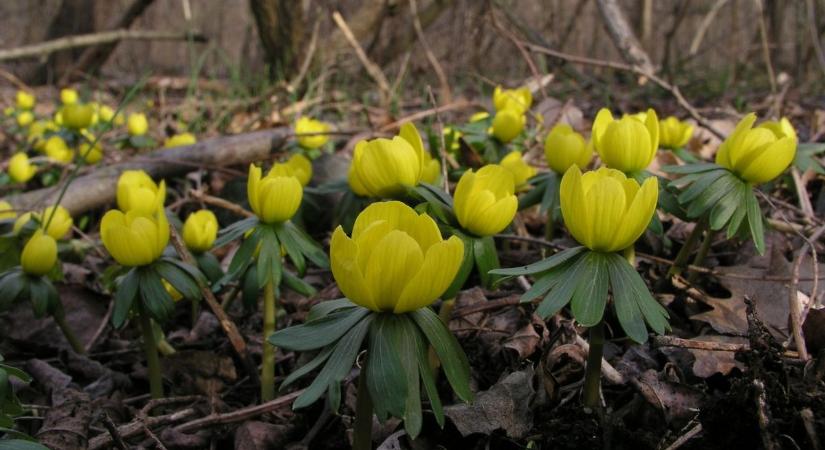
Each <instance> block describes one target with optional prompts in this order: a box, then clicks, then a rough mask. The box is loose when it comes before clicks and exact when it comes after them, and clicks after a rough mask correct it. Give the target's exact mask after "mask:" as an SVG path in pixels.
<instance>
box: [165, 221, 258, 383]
mask: <svg viewBox="0 0 825 450" xmlns="http://www.w3.org/2000/svg"><path fill="white" fill-rule="evenodd" d="M169 237H170V239H169V240H170V241H171V242H172V246H173V247H175V251H176V252H177V253H178V256H180V258H181V259H182V260H183V261H184V262H185V263H187V264H190V265H193V266H197V263H196V262H195V258H194V257H192V254H191V253H189V250H188V249H187V248H186V246H185V245H184V244H183V241H182V240H181V237H180V234H178V230H176V229H175V226H174V225H171V224H170V225H169ZM199 284H200V283H199ZM200 288H201V293H202V294H203V297H204V299H205V300H206V303H207V304H208V305H209V309H211V310H212V313H213V314H215V317H217V318H218V321H219V322H220V324H221V328H223V331H224V333H226V336H227V337H228V338H229V342H230V343H231V344H232V348H234V349H235V352H236V353H237V354H238V357H239V358H240V360H241V363H243V365H244V370H245V371H246V373H247V375H249V378H250V379H251V380H252V382H253V383H254V384H256V385H257V384H260V380H259V379H258V370H257V366H256V365H255V363H253V362H252V357H251V356H250V355H249V352H248V351H247V347H246V341H245V340H244V338H243V336H241V333H240V332H239V331H238V327H237V326H236V325H235V322H233V321H232V319H231V318H230V317H229V316H228V315H227V314H226V311H224V310H223V308H221V304H220V303H219V302H218V300H217V299H216V298H215V294H213V293H212V290H211V289H209V286H207V285H206V284H200Z"/></svg>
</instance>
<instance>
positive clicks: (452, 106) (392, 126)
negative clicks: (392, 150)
mask: <svg viewBox="0 0 825 450" xmlns="http://www.w3.org/2000/svg"><path fill="white" fill-rule="evenodd" d="M476 106H477V103H475V102H470V101H467V100H464V99H460V100H456V101H454V102H452V103H449V104H447V105H441V106H439V107H437V108H431V109H425V110H424V111H418V112H416V113H413V114H410V115H409V116H406V117H402V118H400V119H398V120H396V121H395V122H392V123H389V124H387V125H384V126H382V127H381V128H379V129H378V133H386V132H388V131H391V130H397V129H398V127H400V126H401V125H404V124H405V123H407V122H415V121H416V120H421V119H423V118H425V117H429V116H434V115H436V114H439V113H443V112H446V111H453V110H457V109H469V108H473V107H476Z"/></svg>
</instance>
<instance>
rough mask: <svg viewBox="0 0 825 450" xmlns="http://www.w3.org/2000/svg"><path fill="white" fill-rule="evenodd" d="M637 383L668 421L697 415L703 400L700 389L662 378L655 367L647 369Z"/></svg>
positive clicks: (647, 398)
mask: <svg viewBox="0 0 825 450" xmlns="http://www.w3.org/2000/svg"><path fill="white" fill-rule="evenodd" d="M635 384H636V388H637V389H638V390H639V392H640V393H641V394H642V397H644V399H645V400H647V402H648V403H650V404H651V405H653V406H654V407H656V408H657V409H658V410H659V411H661V412H662V413H663V414H664V416H665V419H666V420H667V421H668V422H671V421H673V420H679V419H690V418H693V417H695V416H696V414H697V412H698V410H699V406H700V405H701V402H702V393H701V392H700V391H699V390H697V389H694V388H692V387H690V386H687V385H685V384H683V383H676V382H672V381H668V380H666V379H661V377H660V375H659V373H658V372H656V371H655V370H653V369H651V370H648V371H645V372H644V373H643V374H642V376H641V377H640V378H639V379H638V380H637V382H636V383H635Z"/></svg>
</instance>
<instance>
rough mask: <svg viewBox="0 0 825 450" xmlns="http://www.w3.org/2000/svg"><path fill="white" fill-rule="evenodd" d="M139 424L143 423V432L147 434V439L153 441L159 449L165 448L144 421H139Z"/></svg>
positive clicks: (164, 449) (163, 449)
mask: <svg viewBox="0 0 825 450" xmlns="http://www.w3.org/2000/svg"><path fill="white" fill-rule="evenodd" d="M141 425H143V432H144V433H146V435H147V436H149V439H151V440H153V441H155V445H157V446H158V448H159V449H160V450H167V449H166V446H165V445H163V442H161V440H160V439H159V438H158V437H157V436H156V435H155V433H152V430H150V429H149V427H147V426H146V424H145V423H141Z"/></svg>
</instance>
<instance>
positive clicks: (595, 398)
mask: <svg viewBox="0 0 825 450" xmlns="http://www.w3.org/2000/svg"><path fill="white" fill-rule="evenodd" d="M603 353H604V320H602V321H599V323H597V324H596V325H594V326H593V327H591V328H590V350H589V351H588V352H587V367H586V369H585V374H584V400H583V401H584V406H586V407H588V408H593V409H598V408H599V406H601V401H600V397H599V391H600V390H601V377H602V354H603Z"/></svg>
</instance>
